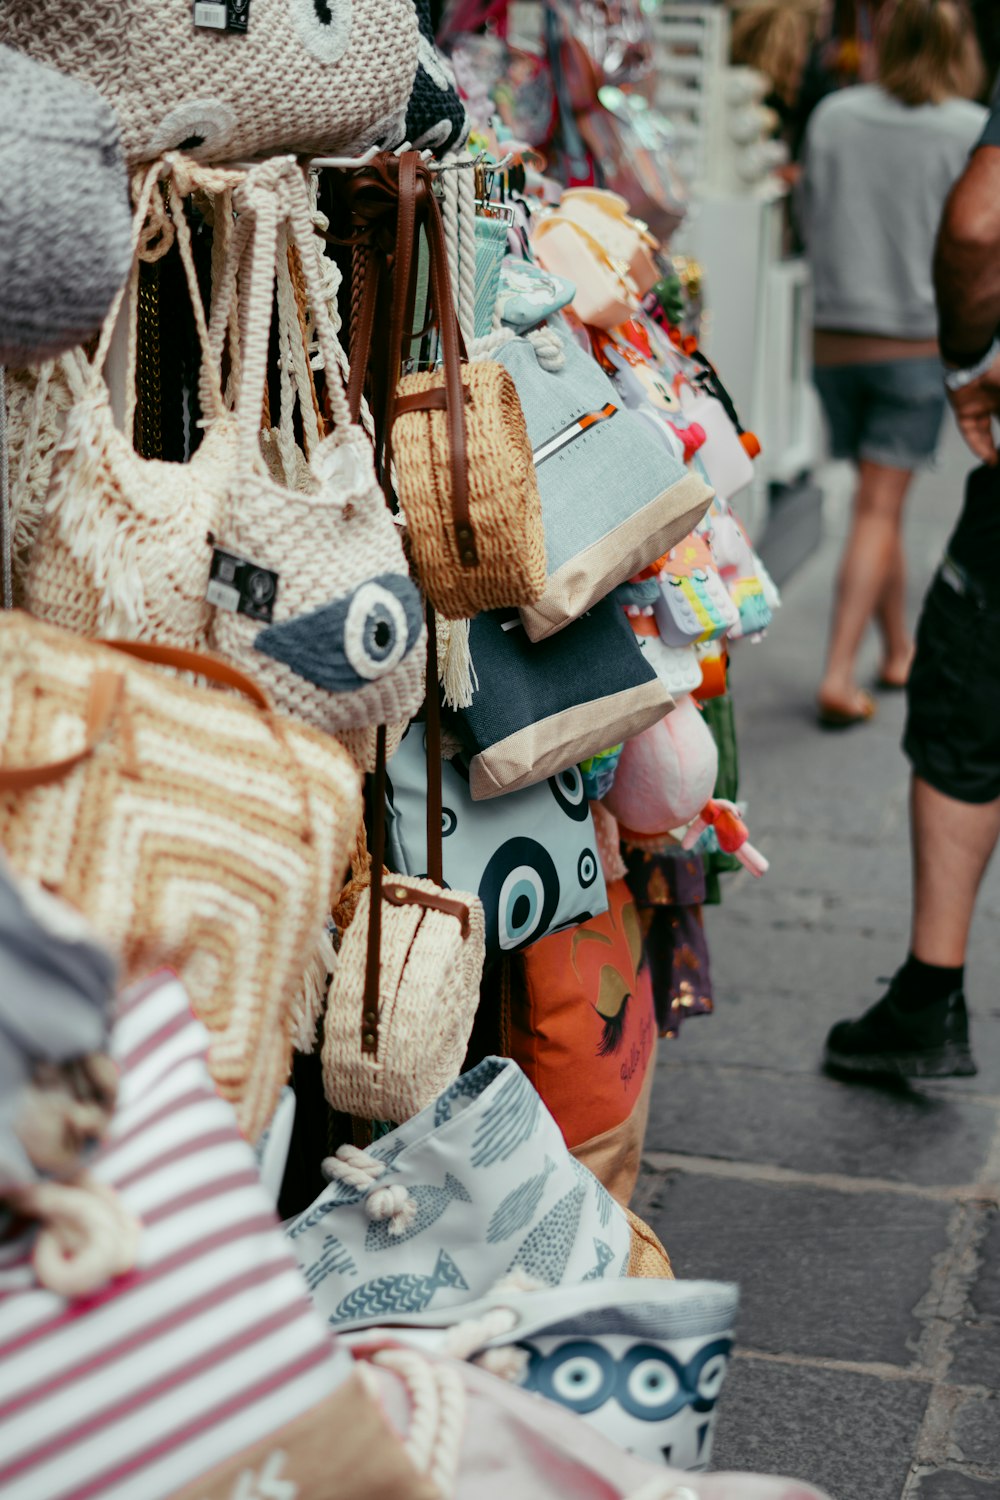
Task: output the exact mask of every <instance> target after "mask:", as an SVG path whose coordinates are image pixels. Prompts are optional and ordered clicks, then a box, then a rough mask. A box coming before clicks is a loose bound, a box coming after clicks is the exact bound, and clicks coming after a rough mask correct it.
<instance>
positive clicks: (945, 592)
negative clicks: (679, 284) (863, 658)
mask: <svg viewBox="0 0 1000 1500" xmlns="http://www.w3.org/2000/svg"><path fill="white" fill-rule="evenodd" d="M934 281H935V292H936V296H937V305H938V319H939V336H940V348H941V355H942V360H943V363H944V382H945V388H946V391H947V395H948V399H949V401H950V402H951V405H952V407H953V409H954V411H955V415H956V417H957V420H958V424H959V428H960V430H961V432H962V435H963V437H964V438H965V440H966V442H967V443H968V445H969V447H970V448H971V449H972V451H973V453H975V455H976V456H977V458H979V459H980V460H982V462H983V465H984V466H983V467H982V468H979V469H976V470H974V472H973V473H972V474H971V475H970V476H969V480H968V484H967V487H966V495H965V504H964V507H963V510H962V514H961V517H960V519H959V522H958V525H957V527H956V529H955V531H954V533H953V535H952V538H951V540H950V542H949V543H948V547H947V550H946V553H945V556H944V558H943V560H942V562H941V566H940V567H939V569H938V571H937V573H936V575H935V577H934V581H933V583H932V584H931V587H930V590H929V592H928V594H927V598H926V600H925V602H924V608H923V614H922V616H921V620H920V625H919V628H918V631H917V649H916V656H915V659H914V663H913V667H912V669H911V672H910V678H909V683H908V686H907V700H908V715H907V724H906V733H905V737H904V740H903V748H904V750H905V752H906V755H907V757H908V759H909V761H910V764H911V766H912V768H913V779H912V791H911V803H910V832H911V839H912V844H913V914H912V929H911V939H910V952H909V956H908V957H907V959H906V962H905V963H904V964H903V966H902V967H901V968H900V969H899V970H898V972H897V973H896V975H895V977H894V978H893V979H892V981H891V982H890V985H889V989H888V992H887V993H886V994H885V995H884V996H883V997H882V998H881V999H880V1000H878V1001H877V1002H876V1003H875V1005H873V1006H872V1007H871V1008H870V1009H869V1010H867V1011H866V1012H865V1013H864V1015H862V1016H861V1017H860V1018H859V1019H857V1020H853V1021H840V1022H838V1024H837V1025H836V1026H834V1028H833V1030H832V1031H831V1032H830V1034H829V1036H828V1038H827V1042H826V1051H825V1056H824V1061H825V1064H826V1066H827V1068H828V1069H829V1070H830V1071H832V1072H835V1073H837V1074H838V1075H842V1076H847V1077H861V1076H872V1075H893V1076H896V1077H903V1078H945V1077H951V1076H962V1075H966V1074H972V1073H975V1071H976V1065H975V1063H974V1061H973V1058H972V1052H971V1050H970V1046H969V1018H968V1013H967V1009H966V1004H965V993H964V980H965V953H966V946H967V943H968V937H969V928H970V926H971V923H972V915H973V911H974V909H975V904H976V898H977V896H978V893H979V887H980V884H981V883H982V879H983V876H984V874H985V873H986V868H987V866H988V864H989V862H990V858H991V856H992V854H993V851H994V849H995V847H996V844H997V840H998V838H1000V466H998V454H997V447H996V441H995V436H994V429H993V423H994V421H995V420H996V419H997V418H998V417H1000V341H998V338H997V330H998V328H1000V107H998V108H996V109H995V110H994V112H993V114H992V115H991V117H990V120H989V122H988V124H987V127H986V130H985V133H984V135H983V137H982V139H981V141H980V143H979V145H978V146H977V147H976V149H975V151H974V152H973V153H972V156H971V157H970V160H969V164H968V166H967V168H966V170H965V172H964V174H963V175H962V177H961V178H960V179H959V181H958V182H957V184H956V185H955V188H954V189H953V191H952V194H951V196H950V198H949V200H948V203H947V205H946V208H945V212H944V217H943V220H942V224H941V229H940V233H939V236H938V243H937V250H936V255H935V265H934Z"/></svg>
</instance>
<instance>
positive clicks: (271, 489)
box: [208, 157, 427, 734]
mask: <svg viewBox="0 0 1000 1500" xmlns="http://www.w3.org/2000/svg"><path fill="white" fill-rule="evenodd" d="M234 202H235V204H236V207H237V210H238V211H239V219H238V220H237V225H236V230H235V236H234V243H233V246H232V249H231V253H230V254H229V255H228V257H227V260H226V267H225V271H224V273H223V276H222V279H221V284H220V286H219V288H218V290H217V292H216V295H215V299H214V305H213V307H212V321H211V325H210V328H209V344H210V349H211V366H212V372H213V377H210V378H214V370H215V368H216V367H217V363H218V361H219V360H221V355H222V348H223V344H224V341H225V338H226V333H227V329H228V328H229V325H230V321H231V314H232V307H233V304H234V299H235V297H236V291H237V278H239V301H240V314H241V323H242V335H243V336H242V340H241V348H240V356H241V363H242V372H241V378H240V387H239V393H238V396H237V401H236V418H237V427H238V439H237V461H236V465H235V471H234V473H233V476H232V483H231V489H230V503H229V505H228V508H227V511H226V514H225V518H224V520H223V521H221V522H220V524H219V526H218V527H217V528H216V531H215V533H214V536H213V544H214V547H215V551H216V554H217V555H218V554H220V553H221V554H225V555H228V556H229V557H231V558H234V559H236V560H238V562H239V563H240V564H241V565H243V566H244V567H245V568H247V569H248V570H249V571H250V581H251V583H252V582H253V579H254V578H261V577H263V578H264V580H265V587H266V586H267V583H266V580H267V577H268V575H270V577H271V578H272V579H273V584H274V593H273V596H272V597H270V598H269V599H268V601H267V615H266V617H265V618H264V619H262V612H261V611H260V610H259V609H257V608H256V604H255V603H254V605H253V607H250V608H248V607H245V605H244V600H243V599H242V598H241V599H240V601H239V604H238V605H237V604H235V603H233V604H231V605H229V606H228V607H220V608H218V609H216V611H215V612H214V615H213V618H212V620H211V623H210V626H209V632H208V641H209V645H210V646H211V647H212V648H213V649H215V650H217V651H219V652H220V653H221V654H222V655H224V656H226V657H227V658H229V659H230V660H232V661H234V662H235V663H236V664H237V665H238V666H239V667H241V668H242V669H244V670H246V671H248V672H251V673H252V674H253V675H254V676H255V677H256V678H257V679H259V681H260V682H261V683H262V684H263V685H264V686H265V687H266V688H267V690H268V691H269V692H270V693H271V695H272V696H273V698H274V700H275V702H276V703H277V704H278V706H279V707H280V708H283V709H285V710H286V711H287V712H289V713H294V714H295V715H296V716H298V717H299V718H302V719H304V720H306V722H307V723H311V724H313V725H315V726H316V727H317V728H320V729H325V730H326V731H327V732H329V733H331V734H337V733H338V732H340V731H341V730H352V729H363V728H366V727H368V726H371V725H376V724H386V723H397V722H399V721H402V720H407V719H409V718H411V717H412V715H413V714H414V713H415V712H416V710H417V708H418V707H419V706H420V703H421V700H422V698H423V681H424V667H425V662H426V640H427V633H426V629H425V627H424V621H423V609H422V604H421V600H420V595H419V592H418V590H417V588H416V586H415V585H414V583H413V581H412V580H411V578H410V575H409V571H408V569H407V565H406V558H405V555H404V553H403V544H402V541H401V540H400V533H399V528H398V527H397V526H396V525H395V523H394V521H393V519H392V516H391V514H390V512H389V510H388V509H387V507H386V504H385V500H384V497H383V495H382V492H381V490H380V489H379V485H378V482H377V480H376V478H375V467H374V456H373V453H372V447H371V443H370V442H369V440H368V438H367V436H366V435H365V433H364V431H363V430H362V428H361V427H360V426H359V425H358V424H357V422H356V421H354V420H352V417H351V413H350V410H349V407H348V402H347V396H346V394H345V391H344V388H343V385H342V383H341V378H340V369H341V365H340V350H339V345H338V343H337V339H336V334H335V331H334V328H333V324H332V321H331V319H330V313H329V308H328V306H327V300H326V295H325V291H324V287H323V283H322V272H321V267H320V250H319V244H318V241H317V239H316V236H315V233H314V231H313V225H312V220H311V216H310V208H309V199H308V192H307V188H306V180H305V176H304V174H303V172H302V170H301V169H300V167H299V166H298V164H297V163H296V162H295V160H294V159H293V158H291V157H281V158H276V159H275V160H273V161H270V162H265V163H263V164H262V165H261V166H259V167H254V168H252V169H251V170H250V171H249V172H248V173H247V174H246V177H245V179H244V181H243V182H242V183H241V184H240V185H239V187H237V189H236V191H235V193H234ZM289 244H292V245H294V247H295V249H296V250H297V252H298V256H299V261H300V263H301V268H302V275H303V279H304V282H305V289H306V292H307V294H308V298H309V302H310V305H311V309H312V314H313V318H314V322H315V333H316V337H317V341H318V344H319V349H320V353H321V356H322V361H323V368H324V371H325V374H326V383H325V395H326V399H327V402H328V404H329V408H330V413H331V416H332V419H333V422H334V430H333V431H332V432H331V433H329V434H328V435H327V436H326V437H324V438H323V439H322V440H321V441H320V443H319V444H318V446H316V447H315V448H314V449H313V450H312V453H311V455H310V459H309V466H308V471H307V474H306V475H305V476H304V478H303V482H302V485H301V487H299V486H297V487H295V488H292V487H290V486H288V485H286V484H282V483H280V482H278V481H276V480H275V479H274V478H273V477H272V475H271V474H270V473H269V471H268V468H267V465H266V464H265V462H264V460H263V458H262V456H261V449H260V442H259V427H260V413H261V408H262V405H263V400H264V389H265V385H266V381H267V351H268V339H269V334H270V327H271V314H272V299H273V292H274V286H275V280H276V277H277V276H278V275H279V268H280V267H281V266H283V265H284V264H286V263H287V259H286V258H287V251H288V245H289ZM213 566H214V565H213Z"/></svg>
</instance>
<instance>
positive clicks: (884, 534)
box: [818, 459, 913, 713]
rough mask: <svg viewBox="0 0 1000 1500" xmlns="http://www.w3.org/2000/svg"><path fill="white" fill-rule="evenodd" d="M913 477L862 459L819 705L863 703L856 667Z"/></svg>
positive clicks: (893, 557)
mask: <svg viewBox="0 0 1000 1500" xmlns="http://www.w3.org/2000/svg"><path fill="white" fill-rule="evenodd" d="M912 478H913V473H912V471H911V470H909V469H890V468H887V467H886V466H885V465H884V464H873V463H870V462H869V461H868V460H867V459H863V460H862V461H861V463H860V465H859V467H858V488H857V493H856V495H855V498H854V515H853V518H852V521H851V530H850V534H849V536H848V538H847V545H846V547H845V548H844V556H843V559H842V561H841V564H840V575H839V577H838V579H837V593H836V600H835V603H834V611H833V623H832V626H831V630H830V645H829V650H828V654H827V661H826V672H825V673H824V676H823V681H822V683H821V684H820V690H819V695H818V696H819V702H820V705H821V707H824V708H831V709H841V710H843V711H845V712H848V713H850V712H852V711H854V710H856V709H857V708H858V707H859V706H860V703H861V702H862V701H863V699H862V694H861V693H860V691H859V689H858V685H857V682H856V681H855V675H854V673H855V663H856V660H857V655H858V651H859V649H860V647H861V642H862V640H863V639H864V634H865V631H866V629H867V628H868V625H869V622H870V621H871V619H872V616H873V615H874V614H875V611H876V609H877V607H878V604H879V601H880V600H881V598H882V595H883V593H884V590H885V587H886V583H887V581H888V580H889V578H890V577H891V576H892V571H893V566H894V564H896V563H898V549H899V548H900V545H901V542H900V535H901V531H900V528H901V520H902V514H903V502H904V500H905V499H906V492H907V490H908V489H909V487H910V482H911V480H912Z"/></svg>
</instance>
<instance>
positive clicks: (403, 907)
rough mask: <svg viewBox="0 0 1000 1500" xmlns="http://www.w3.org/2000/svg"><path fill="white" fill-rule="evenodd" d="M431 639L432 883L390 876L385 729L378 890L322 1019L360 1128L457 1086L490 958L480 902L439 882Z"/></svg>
mask: <svg viewBox="0 0 1000 1500" xmlns="http://www.w3.org/2000/svg"><path fill="white" fill-rule="evenodd" d="M429 638H430V641H431V649H430V651H429V653H428V672H427V784H428V796H427V847H428V850H429V859H428V871H429V878H428V879H426V880H424V879H420V878H418V877H416V876H412V875H392V874H389V873H387V872H386V871H384V870H383V860H384V856H385V795H386V784H385V782H386V777H385V729H384V728H380V729H379V731H378V751H377V757H376V766H375V777H374V783H373V788H372V799H373V805H372V824H373V838H372V850H371V884H370V886H369V887H368V889H367V890H365V891H363V892H362V894H361V897H360V900H359V901H358V905H357V909H356V911H355V914H354V918H353V920H352V922H351V925H350V926H349V927H348V929H347V932H346V933H345V935H344V939H343V943H342V945H341V949H340V955H339V960H338V963H337V968H336V971H335V973H334V977H333V983H332V984H331V986H330V994H329V999H328V1001H327V1008H326V1016H325V1020H324V1039H323V1084H324V1088H325V1091H326V1097H327V1099H328V1100H329V1102H330V1104H331V1105H332V1106H333V1108H334V1109H336V1110H341V1111H343V1112H344V1113H345V1114H350V1115H354V1116H356V1117H358V1118H360V1119H363V1120H391V1121H393V1122H395V1123H398V1122H400V1121H402V1120H408V1119H410V1117H411V1116H412V1115H415V1114H418V1113H419V1112H420V1110H422V1109H424V1108H426V1106H427V1105H428V1104H430V1103H431V1101H432V1100H433V1099H436V1098H437V1096H438V1095H439V1094H440V1093H441V1091H442V1090H443V1089H445V1088H446V1087H447V1086H448V1084H450V1083H452V1082H453V1081H454V1080H455V1079H456V1078H457V1077H458V1074H459V1072H460V1071H461V1067H462V1063H463V1062H464V1060H465V1054H466V1050H467V1048H468V1044H469V1037H470V1036H471V1034H472V1025H473V1022H474V1020H475V1017H476V1010H477V1008H478V1005H479V985H480V981H481V979H482V975H483V964H484V961H485V957H486V922H485V917H484V914H483V906H482V902H481V901H480V900H479V898H478V897H477V896H474V895H471V894H469V893H468V892H465V891H453V890H449V889H447V888H445V887H444V884H443V878H442V873H441V865H442V848H441V845H442V817H441V722H440V703H439V699H438V685H437V652H436V649H435V646H434V641H435V632H434V627H433V621H432V622H431V628H430V631H429Z"/></svg>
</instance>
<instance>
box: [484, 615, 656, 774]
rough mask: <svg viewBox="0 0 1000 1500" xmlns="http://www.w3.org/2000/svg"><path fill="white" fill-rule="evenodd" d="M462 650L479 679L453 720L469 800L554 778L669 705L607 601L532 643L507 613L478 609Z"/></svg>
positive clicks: (630, 632)
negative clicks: (465, 762) (462, 747)
mask: <svg viewBox="0 0 1000 1500" xmlns="http://www.w3.org/2000/svg"><path fill="white" fill-rule="evenodd" d="M469 648H470V651H471V654H472V664H473V667H474V668H475V674H476V679H477V683H478V685H477V686H476V687H475V688H474V690H473V694H472V702H471V704H470V705H469V707H468V708H463V709H460V710H459V711H458V724H459V731H460V733H461V734H462V736H463V738H464V740H465V742H466V748H467V749H468V752H469V755H470V757H471V758H470V761H469V787H470V790H471V792H472V796H473V799H474V800H475V801H476V802H480V801H485V800H486V799H487V798H489V797H499V796H501V795H502V794H503V793H504V792H515V791H519V790H520V789H521V788H522V787H527V786H533V785H534V784H535V783H536V782H540V781H545V780H546V779H547V778H548V777H550V776H558V775H559V774H560V773H561V772H563V771H565V770H567V768H568V767H570V766H577V765H579V764H580V763H581V762H582V761H585V760H587V759H588V758H589V757H590V756H592V755H597V754H599V753H600V752H601V751H604V750H607V749H608V747H609V746H610V745H617V744H620V743H621V742H622V741H623V740H627V739H631V737H632V736H633V735H636V734H639V733H641V731H642V730H643V729H647V728H648V727H649V726H650V725H651V724H655V723H656V722H657V720H658V719H661V718H662V717H663V715H664V714H665V713H667V711H668V710H669V708H670V706H671V702H672V700H671V697H670V694H669V693H668V692H667V690H666V688H665V687H664V686H663V684H662V682H661V681H660V679H659V678H658V677H657V675H656V673H655V671H654V670H653V668H652V667H651V666H650V664H649V662H647V661H646V659H645V657H644V656H643V653H642V651H641V650H640V648H639V645H638V642H637V641H636V637H635V634H634V632H633V630H632V627H631V625H630V623H629V621H628V620H627V619H626V617H625V614H624V612H623V611H622V609H621V608H620V606H619V605H617V604H615V603H614V601H613V600H611V599H604V600H602V601H601V603H600V604H597V605H595V606H594V607H593V608H592V609H591V610H589V611H588V612H587V614H585V615H583V616H582V617H581V618H580V619H579V620H575V621H574V622H573V624H572V625H570V626H569V628H568V629H566V630H561V631H560V632H559V634H558V635H554V636H553V637H552V638H551V639H550V640H545V641H540V642H539V643H538V644H533V643H532V642H531V641H530V640H529V639H528V636H527V632H526V631H525V629H524V626H523V623H522V621H521V618H520V616H519V615H518V614H516V613H515V612H514V611H512V610H511V611H503V610H494V611H492V612H491V613H489V614H483V615H478V616H477V617H476V619H474V620H473V621H472V625H471V627H470V631H469Z"/></svg>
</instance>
